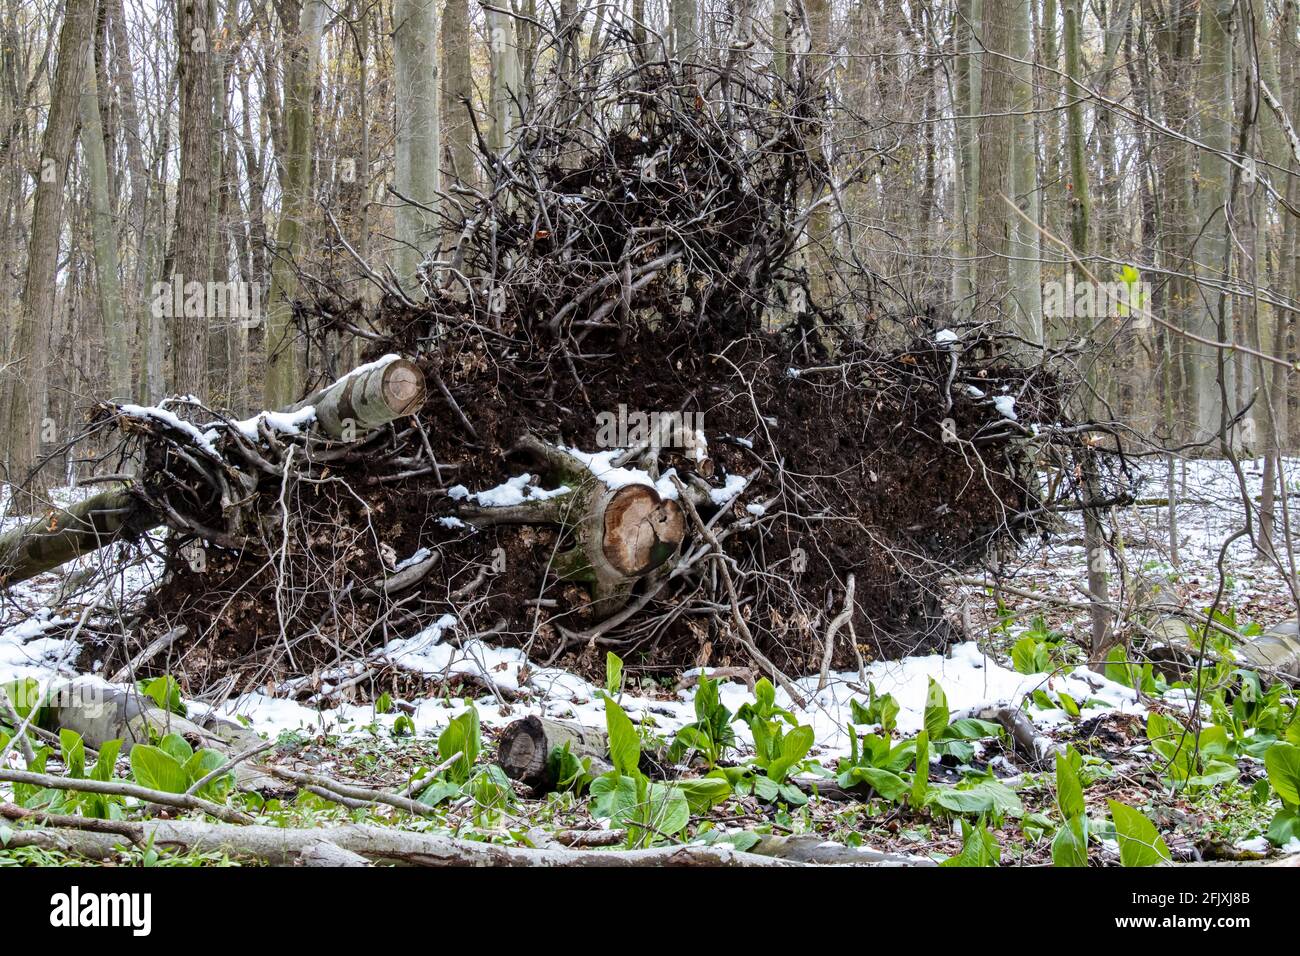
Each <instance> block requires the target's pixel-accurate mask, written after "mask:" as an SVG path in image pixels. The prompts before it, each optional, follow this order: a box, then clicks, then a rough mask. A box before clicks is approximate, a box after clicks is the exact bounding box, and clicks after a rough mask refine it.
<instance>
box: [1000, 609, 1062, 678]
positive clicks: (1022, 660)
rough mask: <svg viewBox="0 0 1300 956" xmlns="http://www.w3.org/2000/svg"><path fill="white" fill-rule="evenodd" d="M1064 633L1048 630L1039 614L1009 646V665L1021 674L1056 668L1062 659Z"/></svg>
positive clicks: (1042, 672)
mask: <svg viewBox="0 0 1300 956" xmlns="http://www.w3.org/2000/svg"><path fill="white" fill-rule="evenodd" d="M1063 641H1064V635H1063V634H1058V633H1057V632H1055V631H1052V630H1049V629H1048V627H1047V623H1046V622H1045V621H1044V620H1043V618H1042V617H1041V616H1039V617H1035V618H1034V620H1033V623H1032V624H1031V625H1030V627H1029V629H1028V630H1026V631H1025V632H1024V633H1023V634H1021V635H1020V639H1019V640H1017V641H1016V643H1015V644H1014V645H1013V646H1012V648H1011V665H1012V666H1013V667H1014V668H1015V669H1016V670H1017V671H1019V672H1020V673H1021V674H1045V673H1048V672H1050V671H1054V670H1056V669H1057V668H1058V667H1060V666H1061V665H1062V664H1063V663H1064V661H1063V659H1062V658H1063V655H1064V651H1063V650H1062V642H1063Z"/></svg>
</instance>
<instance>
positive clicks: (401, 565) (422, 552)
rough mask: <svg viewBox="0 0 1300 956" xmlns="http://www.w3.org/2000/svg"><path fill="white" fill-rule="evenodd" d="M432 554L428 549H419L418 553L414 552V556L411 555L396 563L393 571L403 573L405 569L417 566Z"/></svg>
mask: <svg viewBox="0 0 1300 956" xmlns="http://www.w3.org/2000/svg"><path fill="white" fill-rule="evenodd" d="M432 553H433V552H432V551H430V550H429V549H428V548H420V549H419V550H418V551H416V552H415V554H413V555H411V556H410V557H409V558H403V559H402V560H401V561H399V562H397V564H395V565H393V570H394V571H404V570H406V569H407V568H409V567H411V566H412V565H416V564H419V563H420V562H421V561H423V560H424V559H425V558H427V557H428V556H429V555H431V554H432Z"/></svg>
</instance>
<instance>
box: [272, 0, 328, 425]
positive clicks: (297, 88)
mask: <svg viewBox="0 0 1300 956" xmlns="http://www.w3.org/2000/svg"><path fill="white" fill-rule="evenodd" d="M325 15H326V6H325V4H324V2H323V0H303V4H302V11H301V18H300V20H299V23H298V28H297V33H296V36H294V38H293V40H292V41H291V42H292V51H291V52H290V55H289V63H288V66H287V67H286V69H285V80H284V123H285V143H284V148H283V153H282V156H281V175H280V191H281V196H282V198H281V201H280V221H279V225H278V227H277V229H276V236H275V247H276V248H275V261H274V262H272V264H271V292H270V295H269V296H268V302H267V320H266V338H265V348H266V382H265V388H264V396H263V399H264V403H265V405H266V407H267V408H283V407H284V406H285V405H287V404H289V403H290V402H292V401H293V400H294V399H296V398H297V397H298V395H299V391H298V390H299V388H300V373H299V369H298V352H299V348H298V343H297V340H296V336H295V335H294V324H293V302H292V300H293V297H294V295H295V294H296V293H297V289H298V280H297V271H296V270H297V261H296V260H297V257H298V255H299V254H300V253H301V251H302V248H303V246H304V243H305V238H306V237H305V230H306V220H307V217H308V213H309V211H310V208H311V197H312V168H313V167H312V148H313V147H312V143H313V123H314V121H313V118H312V100H313V99H314V97H315V94H316V83H317V79H318V77H317V74H318V72H319V69H320V43H321V31H322V30H323V29H324V25H325Z"/></svg>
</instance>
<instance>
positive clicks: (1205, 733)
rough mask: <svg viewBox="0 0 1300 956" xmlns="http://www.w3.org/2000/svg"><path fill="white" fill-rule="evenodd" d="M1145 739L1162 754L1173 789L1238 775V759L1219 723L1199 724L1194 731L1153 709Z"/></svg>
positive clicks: (1205, 784) (1216, 782)
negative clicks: (1197, 728) (1199, 726)
mask: <svg viewBox="0 0 1300 956" xmlns="http://www.w3.org/2000/svg"><path fill="white" fill-rule="evenodd" d="M1147 739H1148V740H1149V741H1150V743H1151V749H1152V750H1154V751H1155V752H1156V753H1157V754H1159V755H1160V757H1161V758H1162V760H1163V770H1164V774H1165V777H1166V779H1167V780H1168V781H1169V783H1170V784H1171V785H1172V786H1173V788H1174V789H1175V790H1181V789H1184V788H1191V789H1198V788H1203V787H1214V786H1217V785H1219V784H1221V783H1227V782H1228V781H1230V780H1235V779H1236V778H1237V773H1238V772H1237V763H1236V761H1235V760H1234V759H1233V757H1232V753H1231V746H1230V741H1229V737H1228V733H1227V731H1226V730H1224V729H1223V728H1222V727H1219V726H1209V727H1202V728H1201V730H1200V732H1199V733H1196V732H1194V731H1192V730H1191V729H1189V728H1186V727H1184V726H1183V725H1182V724H1181V723H1179V722H1178V721H1176V720H1173V719H1171V718H1169V717H1166V716H1164V715H1163V714H1160V713H1157V712H1156V711H1152V712H1151V713H1150V714H1149V715H1148V716H1147Z"/></svg>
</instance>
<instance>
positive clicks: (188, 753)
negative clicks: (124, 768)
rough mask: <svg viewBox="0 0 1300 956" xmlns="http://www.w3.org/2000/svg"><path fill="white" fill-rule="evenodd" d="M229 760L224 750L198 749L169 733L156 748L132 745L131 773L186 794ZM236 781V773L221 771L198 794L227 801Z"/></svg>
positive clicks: (139, 779) (158, 787)
mask: <svg viewBox="0 0 1300 956" xmlns="http://www.w3.org/2000/svg"><path fill="white" fill-rule="evenodd" d="M226 762H227V758H226V756H225V755H224V754H222V753H221V752H220V751H217V750H213V749H211V748H209V747H203V748H200V749H199V750H197V751H196V750H194V748H192V747H191V746H190V745H189V743H188V742H187V741H186V740H185V738H184V737H182V736H181V735H180V734H167V735H166V736H164V737H163V738H162V739H161V740H160V741H158V746H156V747H155V746H153V745H151V744H136V745H135V746H134V747H132V748H131V774H132V776H134V777H135V780H136V782H137V783H138V784H140V785H141V786H143V787H149V788H151V789H153V790H161V791H163V792H164V793H185V792H186V791H188V790H189V789H190V787H191V786H193V785H194V784H196V783H198V781H200V780H202V779H203V778H204V777H206V776H208V774H210V773H212V771H214V770H217V769H219V768H221V767H222V766H224V765H225V764H226ZM234 780H235V778H234V775H233V774H230V773H224V774H220V775H218V776H217V777H215V778H213V779H212V780H210V781H208V782H207V783H206V784H204V785H203V786H202V787H201V788H200V789H199V790H198V791H197V795H198V796H201V797H204V798H205V799H208V800H214V801H221V800H224V799H225V796H226V794H227V793H228V792H229V790H230V788H231V786H232V785H233V784H234Z"/></svg>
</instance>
